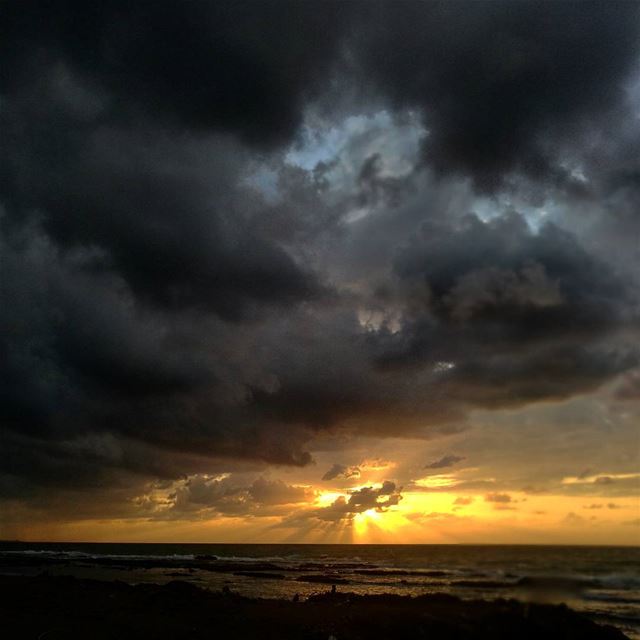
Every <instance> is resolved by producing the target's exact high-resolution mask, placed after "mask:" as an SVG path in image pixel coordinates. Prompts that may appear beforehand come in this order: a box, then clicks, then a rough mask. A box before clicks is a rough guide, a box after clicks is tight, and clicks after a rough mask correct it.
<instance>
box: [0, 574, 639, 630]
mask: <svg viewBox="0 0 640 640" xmlns="http://www.w3.org/2000/svg"><path fill="white" fill-rule="evenodd" d="M0 615H1V616H2V626H3V630H4V631H3V633H4V637H5V638H16V639H22V638H24V639H27V638H33V639H34V640H35V639H38V640H58V639H62V638H65V639H69V638H96V639H105V640H106V639H115V638H118V639H119V640H122V639H128V638H132V639H133V638H136V639H137V640H139V639H141V638H157V639H159V640H161V639H165V638H166V639H169V638H171V639H172V640H173V639H178V638H193V639H194V640H195V639H199V638H212V637H216V638H274V639H275V638H280V639H287V638H309V639H318V640H320V639H322V640H328V639H331V638H335V639H336V640H342V639H367V638H369V639H378V638H380V639H382V638H412V639H414V638H429V639H430V640H454V639H456V640H500V639H504V640H506V639H507V638H509V639H511V638H520V639H524V640H527V639H531V640H534V639H536V640H538V639H539V638H549V639H551V638H564V639H566V640H623V639H624V638H626V637H627V636H625V635H624V634H623V633H622V632H621V631H619V630H618V629H615V628H614V627H612V626H609V625H598V624H596V623H595V622H593V621H591V620H590V619H588V618H587V617H586V616H584V615H581V614H579V613H576V612H574V611H572V610H571V609H569V608H568V607H566V606H564V605H542V604H530V603H522V602H518V601H516V600H506V599H497V600H494V601H490V602H489V601H483V600H466V601H463V600H461V599H459V598H457V597H455V596H451V595H447V594H439V595H438V594H432V595H424V596H415V597H411V596H399V595H368V596H367V595H365V596H361V595H356V594H354V593H350V592H349V591H348V590H346V589H345V590H344V591H343V590H342V589H340V588H337V589H336V590H335V592H334V591H333V590H332V588H328V589H327V591H326V592H324V593H322V594H318V595H315V596H311V597H309V598H306V599H300V600H298V601H295V599H292V600H283V599H261V598H247V597H244V596H240V595H237V594H234V593H232V592H230V591H221V592H213V591H208V590H205V589H201V588H199V587H196V586H194V585H193V584H190V583H187V582H185V581H178V580H176V581H172V582H169V583H167V584H164V585H156V584H140V585H130V584H127V583H125V582H122V581H104V580H86V579H84V580H83V579H78V578H74V577H71V576H66V577H65V576H55V577H53V576H47V575H40V576H36V577H25V576H0Z"/></svg>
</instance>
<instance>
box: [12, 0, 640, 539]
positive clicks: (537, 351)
mask: <svg viewBox="0 0 640 640" xmlns="http://www.w3.org/2000/svg"><path fill="white" fill-rule="evenodd" d="M0 11H1V13H2V18H1V19H0V57H1V59H2V60H3V64H2V65H1V68H0V139H1V140H2V145H1V151H0V154H1V156H2V163H1V165H0V261H1V262H0V266H1V269H0V514H1V516H0V538H3V539H25V540H70V541H71V540H96V541H175V542H356V543H373V542H376V543H378V542H380V543H384V542H402V543H544V544H639V543H640V346H639V345H640V39H639V37H638V36H639V35H640V34H639V33H638V31H639V26H640V22H639V21H640V4H638V3H635V2H617V1H615V0H613V1H611V0H607V1H606V2H605V1H602V2H568V1H567V2H554V1H548V2H543V3H538V2H527V1H518V2H516V1H511V2H504V1H500V0H496V1H492V2H484V1H477V2H458V1H457V0H452V1H449V2H426V1H425V2H405V1H401V0H400V1H393V2H392V1H383V0H368V1H366V2H365V1H362V2H356V1H353V2H350V1H347V0H345V1H334V0H322V1H321V2H320V1H315V2H312V1H310V0H309V1H293V0H260V1H253V0H245V1H244V2H241V3H240V2H231V1H228V2H227V1H221V2H204V1H199V0H192V1H190V2H180V1H177V0H162V1H160V2H139V3H131V2H124V1H117V0H104V1H103V2H99V3H98V2H84V1H82V2H81V1H75V0H57V1H56V2H45V1H42V2H38V1H37V0H20V1H18V0H6V1H5V2H2V5H1V7H0Z"/></svg>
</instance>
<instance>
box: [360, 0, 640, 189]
mask: <svg viewBox="0 0 640 640" xmlns="http://www.w3.org/2000/svg"><path fill="white" fill-rule="evenodd" d="M371 14H372V15H374V16H375V18H374V19H373V20H372V21H371V24H370V25H369V29H370V32H369V33H368V34H367V37H365V38H363V39H364V40H365V42H366V44H364V51H365V53H364V55H363V62H362V65H363V67H364V69H366V71H367V73H368V74H369V77H371V78H373V79H375V81H376V82H377V83H378V85H379V87H380V90H381V91H382V92H383V93H385V94H386V95H388V96H390V98H391V99H392V100H393V102H394V104H397V105H404V106H410V107H414V108H422V109H424V111H425V120H426V123H427V126H428V128H429V129H430V135H429V137H428V139H427V141H426V143H425V154H426V157H427V159H428V161H429V162H430V163H432V164H433V165H434V166H435V167H437V168H438V169H439V170H440V171H443V172H447V171H450V170H453V171H461V172H463V173H469V174H471V175H472V176H473V177H474V178H475V180H476V183H477V184H478V185H479V186H481V187H483V188H490V189H492V188H495V187H496V186H498V185H499V184H500V182H501V181H502V179H503V177H504V174H505V173H509V172H510V171H523V172H526V173H529V174H531V175H534V176H541V175H545V174H550V173H556V172H558V171H560V167H559V165H558V163H557V159H556V158H554V157H553V155H554V150H553V149H549V148H548V145H549V144H551V146H553V144H552V143H551V140H553V138H555V137H560V138H564V137H565V136H567V135H569V136H571V135H572V134H573V135H575V133H576V131H579V130H581V129H582V127H583V126H584V125H586V124H588V123H589V122H590V120H592V119H593V118H597V117H598V116H599V115H600V114H601V113H602V112H603V111H604V112H606V111H608V110H610V109H611V108H612V106H613V105H615V104H616V103H617V101H618V100H619V99H620V95H619V91H620V84H621V82H622V81H623V80H624V79H625V78H626V75H627V73H628V72H629V70H630V66H631V65H632V64H634V63H635V62H636V54H637V36H638V5H637V4H636V3H630V2H614V3H613V4H608V3H603V2H589V3H574V2H545V3H538V2H510V1H507V0H505V1H498V2H488V3H485V2H462V1H454V2H378V3H375V9H374V8H373V7H372V8H371ZM400 43H401V44H400Z"/></svg>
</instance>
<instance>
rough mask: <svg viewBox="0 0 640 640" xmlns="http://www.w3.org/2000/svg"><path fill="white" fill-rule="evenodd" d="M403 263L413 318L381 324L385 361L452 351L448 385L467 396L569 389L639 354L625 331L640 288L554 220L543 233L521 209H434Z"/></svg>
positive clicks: (496, 397) (419, 359)
mask: <svg viewBox="0 0 640 640" xmlns="http://www.w3.org/2000/svg"><path fill="white" fill-rule="evenodd" d="M395 271H396V274H397V277H398V278H399V280H400V282H401V283H402V286H403V287H404V288H405V289H406V291H407V292H408V293H407V294H406V295H407V300H406V302H402V301H401V302H400V304H405V305H406V306H407V311H406V315H405V323H404V325H403V327H402V329H401V330H400V331H398V332H396V333H394V334H391V333H389V332H386V333H385V332H383V331H381V332H379V333H378V335H377V348H378V349H379V350H380V352H379V355H378V364H379V366H381V367H384V368H397V367H405V368H410V367H424V366H427V365H429V366H431V367H434V368H436V369H438V368H441V369H442V368H443V367H442V365H438V363H445V366H444V371H443V374H442V385H443V386H445V387H446V388H447V390H448V393H450V394H458V393H459V394H460V397H461V398H467V399H469V400H470V399H473V401H474V402H478V403H480V404H485V403H486V404H487V405H488V406H492V405H493V406H495V405H496V404H500V403H508V402H509V400H508V398H509V397H512V398H516V397H517V398H519V399H523V398H528V399H530V400H535V399H536V398H542V397H550V396H554V395H556V396H557V397H563V396H565V395H570V394H572V393H574V392H575V390H576V389H578V388H583V389H584V388H589V387H591V386H597V385H599V384H601V383H602V382H603V381H605V380H606V379H608V378H610V377H611V376H612V375H614V374H616V373H619V372H622V371H625V370H627V369H628V368H629V367H631V366H633V363H634V362H635V360H636V358H637V355H638V354H637V353H635V354H634V353H633V352H632V351H629V350H628V349H627V348H626V347H625V346H624V345H625V343H626V340H625V339H624V337H623V336H624V332H625V331H627V330H633V328H634V327H635V326H636V325H637V317H636V316H637V313H636V312H635V311H634V305H635V297H636V296H635V294H634V293H633V291H632V290H631V289H629V287H628V286H627V283H626V282H625V281H624V280H623V279H622V278H621V277H619V276H618V275H617V274H616V272H615V270H613V269H612V268H611V267H610V266H609V265H608V264H607V263H605V262H603V261H601V260H600V259H598V258H596V257H594V256H593V255H592V254H590V253H588V252H587V251H586V250H585V249H584V248H583V247H582V246H581V245H580V244H579V243H578V242H577V241H576V239H575V237H573V236H572V235H571V234H570V233H568V232H566V231H564V230H562V229H560V228H558V227H556V226H554V225H551V224H549V225H545V226H544V227H543V228H542V229H540V231H539V232H536V233H534V232H533V231H532V230H531V229H530V228H529V226H528V225H527V223H526V221H525V219H524V217H523V216H521V215H519V214H517V213H515V212H507V213H506V214H505V215H502V216H498V217H496V218H494V219H493V220H491V221H489V222H482V221H481V220H480V219H479V218H478V217H477V216H475V215H469V216H467V217H462V218H460V219H459V220H458V221H455V220H452V221H439V220H434V221H429V222H426V223H424V224H423V226H422V229H421V231H420V232H419V234H417V235H416V236H415V237H414V239H413V240H412V241H411V242H410V243H409V244H408V245H407V246H406V247H405V248H403V249H402V250H400V251H399V252H398V255H397V258H396V261H395ZM616 334H620V335H621V336H622V337H621V338H620V339H621V340H622V345H623V346H621V347H620V348H618V347H617V344H616ZM446 363H449V364H446Z"/></svg>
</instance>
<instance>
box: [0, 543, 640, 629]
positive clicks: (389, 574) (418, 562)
mask: <svg viewBox="0 0 640 640" xmlns="http://www.w3.org/2000/svg"><path fill="white" fill-rule="evenodd" d="M42 573H47V574H49V575H73V576H76V577H79V578H92V579H101V580H122V581H125V582H129V583H132V584H137V583H143V582H152V583H157V584H163V583H167V582H170V581H173V580H184V581H188V582H190V583H193V584H196V585H198V586H200V587H203V588H207V589H211V590H217V591H220V590H230V591H232V592H234V593H237V594H241V595H245V596H248V597H260V598H287V599H291V598H298V599H304V598H306V597H308V596H309V595H312V594H315V593H320V592H323V591H328V590H330V589H333V588H335V589H336V590H338V591H348V592H354V593H358V594H380V593H395V594H402V595H418V594H426V593H443V592H444V593H448V594H452V595H455V596H458V597H460V598H463V599H484V600H493V599H497V598H516V599H518V600H522V601H530V602H545V603H554V604H556V603H565V604H567V605H568V606H570V607H571V608H573V609H575V610H578V611H581V612H583V613H584V614H585V615H587V616H589V617H590V618H592V619H593V620H595V621H596V622H599V623H602V624H611V625H614V626H616V627H618V628H619V629H621V630H622V631H623V632H624V633H626V634H627V636H629V638H632V639H634V640H640V547H587V546H521V545H508V546H505V545H317V544H268V545H266V544H104V543H34V542H0V574H5V575H34V576H35V575H38V574H42Z"/></svg>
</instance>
